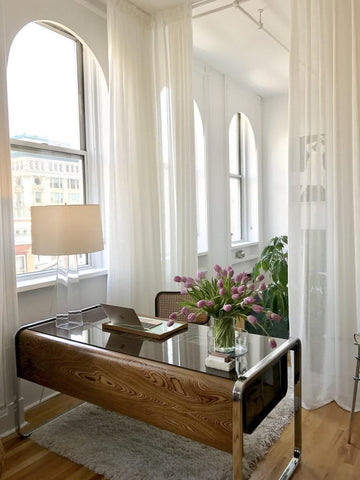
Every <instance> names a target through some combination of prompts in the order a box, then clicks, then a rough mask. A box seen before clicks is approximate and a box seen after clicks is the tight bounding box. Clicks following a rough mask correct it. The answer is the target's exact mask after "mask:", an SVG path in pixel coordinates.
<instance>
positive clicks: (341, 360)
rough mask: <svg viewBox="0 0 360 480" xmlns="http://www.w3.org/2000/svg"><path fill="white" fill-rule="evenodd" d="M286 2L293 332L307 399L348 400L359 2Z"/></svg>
mask: <svg viewBox="0 0 360 480" xmlns="http://www.w3.org/2000/svg"><path fill="white" fill-rule="evenodd" d="M291 5H292V26H291V27H292V28H291V31H292V41H291V55H290V157H289V158H290V165H289V174H290V178H289V185H290V188H289V192H290V204H289V210H290V215H289V287H290V319H291V334H292V335H295V336H300V337H301V340H302V343H303V385H304V390H303V392H304V396H303V400H304V406H305V407H307V408H316V407H319V406H321V405H323V404H325V403H327V402H330V401H332V400H335V401H336V402H337V403H338V404H339V405H340V406H342V407H344V408H349V407H350V405H351V397H352V386H353V381H352V375H353V372H354V368H355V360H354V354H355V353H356V352H355V347H354V346H353V334H354V333H355V332H356V331H360V156H359V153H360V152H359V135H360V128H359V127H360V125H359V106H360V104H359V101H360V98H359V87H360V77H359V68H360V54H359V52H360V50H359V49H360V30H359V28H358V25H359V22H360V2H358V1H357V0H333V1H331V2H329V1H328V0H311V1H310V0H293V1H292V2H291ZM358 405H359V406H360V403H359V404H358Z"/></svg>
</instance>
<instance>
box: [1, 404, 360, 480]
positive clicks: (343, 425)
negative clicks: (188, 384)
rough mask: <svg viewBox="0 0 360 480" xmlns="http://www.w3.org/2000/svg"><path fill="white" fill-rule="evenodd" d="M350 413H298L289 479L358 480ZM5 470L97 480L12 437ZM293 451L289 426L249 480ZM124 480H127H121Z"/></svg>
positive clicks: (39, 414) (46, 479)
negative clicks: (298, 446)
mask: <svg viewBox="0 0 360 480" xmlns="http://www.w3.org/2000/svg"><path fill="white" fill-rule="evenodd" d="M76 403H77V400H74V399H72V398H70V397H66V396H65V395H59V396H57V397H55V398H53V399H51V400H49V401H48V402H46V404H45V403H44V404H43V405H41V406H40V407H36V408H34V409H32V410H31V411H29V412H28V413H27V419H28V420H29V421H30V422H32V423H34V424H37V423H39V422H40V423H41V422H42V421H44V420H45V419H46V418H48V417H53V416H54V415H55V414H57V413H59V412H61V410H62V409H63V408H64V407H65V408H68V407H70V406H73V405H75V404H76ZM348 422H349V412H347V411H345V410H342V409H341V408H340V407H338V406H337V405H336V404H335V403H330V404H329V405H326V406H325V407H322V408H319V409H317V410H310V411H309V410H303V454H302V463H301V465H300V467H299V468H298V470H297V471H296V473H295V474H294V476H293V477H292V478H294V480H323V479H326V480H359V479H360V413H358V414H356V415H355V418H354V424H353V435H352V444H351V445H348V444H347V434H348V432H347V428H348ZM3 443H4V446H5V451H6V456H5V468H4V473H3V476H2V478H1V480H55V479H57V480H60V479H61V480H101V479H105V477H103V476H102V475H97V474H95V473H93V472H91V471H90V470H88V469H87V468H85V467H82V466H80V465H77V464H75V463H73V462H71V461H70V460H67V459H66V458H64V457H61V456H59V455H56V454H54V453H51V452H49V451H48V450H46V449H44V448H42V447H39V446H38V445H36V444H35V443H33V442H32V441H31V437H30V439H25V440H22V439H20V438H19V437H18V436H17V435H16V434H14V435H11V436H9V437H7V438H5V439H3ZM292 451H293V424H290V425H289V426H288V427H287V428H286V429H285V430H284V432H283V434H282V436H281V438H280V440H279V441H278V442H277V443H276V444H275V445H274V446H273V447H272V448H271V450H270V452H269V453H268V455H267V456H266V457H265V459H264V460H263V461H262V462H261V463H260V464H259V465H258V468H257V470H256V472H255V473H254V474H253V476H252V477H251V480H275V479H278V478H279V476H280V474H281V472H282V471H283V469H284V468H285V466H286V465H287V463H288V461H289V459H290V457H291V455H292ZM154 478H155V477H154ZM124 480H126V479H124Z"/></svg>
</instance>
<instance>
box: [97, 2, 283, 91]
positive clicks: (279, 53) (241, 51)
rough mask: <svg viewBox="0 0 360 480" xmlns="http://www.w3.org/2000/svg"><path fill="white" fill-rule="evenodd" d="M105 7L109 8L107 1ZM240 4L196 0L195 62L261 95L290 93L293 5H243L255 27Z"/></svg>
mask: <svg viewBox="0 0 360 480" xmlns="http://www.w3.org/2000/svg"><path fill="white" fill-rule="evenodd" d="M100 1H101V2H102V3H105V1H106V0H100ZM182 1H183V0H132V3H134V4H136V5H137V6H138V7H139V8H141V9H142V10H145V11H147V12H149V13H150V12H153V11H155V10H161V9H164V8H167V7H171V6H174V5H177V4H179V3H181V2H182ZM235 3H236V1H235V2H234V1H233V0H192V4H193V37H194V52H195V56H196V57H197V58H199V59H200V60H203V61H204V62H206V63H207V64H209V65H211V66H212V67H214V68H215V69H217V70H219V71H221V72H223V73H225V74H227V75H228V76H230V77H232V78H234V79H235V80H237V81H239V82H240V83H241V84H243V85H244V86H246V87H248V88H251V89H252V90H254V91H255V92H256V93H257V94H259V95H262V96H269V95H276V94H280V93H285V92H286V91H287V88H288V60H289V53H288V50H287V49H288V48H289V31H290V2H289V0H240V1H239V4H240V7H241V8H242V9H244V10H245V12H246V13H247V14H248V15H250V16H251V17H252V18H253V19H254V20H255V22H254V21H252V20H251V19H250V18H249V17H248V16H247V15H246V13H244V12H242V11H241V10H239V9H238V8H235V7H234V4H235ZM223 7H224V9H222V8H223ZM225 7H226V8H225ZM217 9H219V10H218V11H216V12H213V13H209V14H207V15H204V16H201V17H199V18H194V17H196V16H197V15H199V14H204V13H207V12H211V11H212V10H217ZM260 9H263V12H262V22H263V28H262V29H261V28H259V25H258V24H257V23H256V22H258V20H259V10H260ZM265 30H267V31H268V32H269V33H270V34H271V35H273V36H274V37H275V38H276V39H277V40H274V39H273V38H272V37H271V36H270V35H268V34H267V33H266V32H265ZM278 42H280V43H281V44H283V45H284V46H285V48H284V46H282V45H280V44H279V43H278Z"/></svg>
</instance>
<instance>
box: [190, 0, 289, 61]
mask: <svg viewBox="0 0 360 480" xmlns="http://www.w3.org/2000/svg"><path fill="white" fill-rule="evenodd" d="M215 1H216V0H200V1H198V2H196V3H193V5H192V8H197V7H202V6H203V5H207V4H208V3H213V2H215ZM245 1H246V0H245ZM242 2H244V0H235V1H234V2H233V3H229V4H227V5H223V6H222V7H218V8H214V9H212V10H208V11H207V12H204V13H199V14H197V15H193V17H192V18H193V19H196V18H200V17H204V16H206V15H210V14H212V13H216V12H220V11H222V10H226V9H228V8H232V7H234V8H236V9H238V10H239V11H240V12H242V13H243V14H244V15H245V16H246V17H248V18H249V19H250V20H251V21H252V22H253V23H255V24H256V25H257V27H258V29H259V30H263V31H264V32H265V33H266V34H267V35H268V36H269V37H271V38H272V39H273V40H274V41H275V42H277V43H278V44H279V45H280V46H281V47H282V48H284V49H285V50H286V51H287V52H289V49H288V47H287V46H286V45H285V44H284V43H282V42H281V41H280V40H279V39H278V38H277V37H275V35H273V34H272V33H271V32H270V31H269V30H268V29H267V28H265V27H264V24H263V22H262V17H261V15H262V12H263V10H262V9H261V10H259V20H256V18H254V17H253V16H252V15H250V13H249V12H247V11H246V10H245V9H244V8H243V7H241V6H240V3H242Z"/></svg>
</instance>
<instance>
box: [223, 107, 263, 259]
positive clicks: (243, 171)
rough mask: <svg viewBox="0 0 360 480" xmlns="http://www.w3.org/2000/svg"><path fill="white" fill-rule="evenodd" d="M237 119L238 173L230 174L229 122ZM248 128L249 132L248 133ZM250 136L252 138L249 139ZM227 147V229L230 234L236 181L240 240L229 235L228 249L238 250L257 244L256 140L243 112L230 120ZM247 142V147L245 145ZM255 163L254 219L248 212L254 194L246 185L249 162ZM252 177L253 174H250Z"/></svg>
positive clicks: (234, 115)
mask: <svg viewBox="0 0 360 480" xmlns="http://www.w3.org/2000/svg"><path fill="white" fill-rule="evenodd" d="M235 117H237V119H238V120H237V134H238V143H237V160H238V161H237V163H238V169H239V173H234V172H231V165H230V163H231V162H230V126H231V122H232V121H233V120H234V118H235ZM244 122H245V123H244ZM249 127H250V129H251V132H250V131H248V128H249ZM250 135H251V136H252V138H251V137H250ZM228 141H229V143H228V147H229V157H228V158H229V166H228V174H229V180H228V181H229V183H228V185H229V221H230V224H229V227H230V233H231V216H232V213H231V180H232V179H233V180H237V181H238V182H239V198H240V238H239V239H236V240H235V241H233V240H232V236H231V235H230V238H231V239H230V248H231V249H233V250H235V249H237V248H239V246H241V245H247V244H249V245H250V244H257V243H258V242H259V236H258V232H259V221H260V218H259V214H260V212H259V163H258V162H259V159H258V152H257V148H256V139H255V132H254V129H253V126H252V124H251V122H250V120H249V118H248V117H247V115H246V114H245V113H243V112H235V113H234V114H233V116H232V117H231V119H230V123H229V128H228ZM251 141H253V142H254V149H255V150H254V158H250V157H252V156H251V154H248V150H249V148H250V146H251V145H250V142H251ZM247 142H249V145H248V144H247ZM252 161H255V162H256V165H254V166H255V169H256V179H255V181H256V201H257V205H256V214H255V216H256V218H253V217H254V213H251V212H249V205H250V202H251V201H254V198H249V197H250V196H252V195H253V194H254V192H253V187H251V188H250V187H249V185H248V183H249V182H250V181H251V180H250V178H249V170H252V167H250V166H249V162H252ZM251 175H253V173H252V174H251ZM253 224H256V229H255V230H256V232H257V234H256V238H254V235H253V234H252V232H251V231H250V230H251V229H252V228H253Z"/></svg>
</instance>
